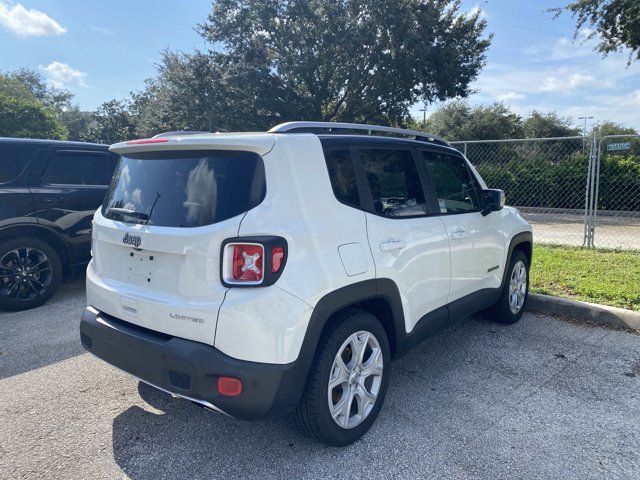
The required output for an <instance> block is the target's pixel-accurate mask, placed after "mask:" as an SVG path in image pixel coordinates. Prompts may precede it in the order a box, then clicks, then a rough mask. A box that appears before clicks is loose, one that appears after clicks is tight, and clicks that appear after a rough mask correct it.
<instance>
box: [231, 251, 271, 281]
mask: <svg viewBox="0 0 640 480" xmlns="http://www.w3.org/2000/svg"><path fill="white" fill-rule="evenodd" d="M263 257H264V249H263V248H262V245H248V244H242V243H237V244H235V245H234V246H233V270H232V272H231V275H232V276H233V280H234V281H240V282H261V281H262V277H263V275H264V270H263V265H264V259H263Z"/></svg>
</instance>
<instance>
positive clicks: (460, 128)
mask: <svg viewBox="0 0 640 480" xmlns="http://www.w3.org/2000/svg"><path fill="white" fill-rule="evenodd" d="M418 129H420V130H421V128H419V127H418ZM425 130H426V131H428V132H430V133H432V134H434V135H439V136H441V137H443V138H446V139H447V140H498V139H505V138H522V136H523V126H522V119H521V118H520V117H519V116H518V115H516V114H515V113H513V112H512V111H511V110H510V109H509V107H507V106H505V105H503V104H502V103H494V104H492V105H488V106H482V105H476V106H472V105H471V104H470V103H469V102H468V101H467V100H453V101H451V102H448V103H445V104H444V105H442V106H441V107H440V108H438V109H437V110H436V111H435V112H433V113H432V114H431V115H430V116H429V118H428V119H427V124H426V128H425Z"/></svg>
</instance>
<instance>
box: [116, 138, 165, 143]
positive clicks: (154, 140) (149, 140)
mask: <svg viewBox="0 0 640 480" xmlns="http://www.w3.org/2000/svg"><path fill="white" fill-rule="evenodd" d="M168 141H169V139H168V138H142V139H140V140H129V141H128V142H127V143H126V145H144V144H145V143H166V142H168Z"/></svg>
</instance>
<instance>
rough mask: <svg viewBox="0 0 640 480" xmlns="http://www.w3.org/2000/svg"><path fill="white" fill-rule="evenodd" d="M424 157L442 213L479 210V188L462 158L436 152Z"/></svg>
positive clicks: (426, 154)
mask: <svg viewBox="0 0 640 480" xmlns="http://www.w3.org/2000/svg"><path fill="white" fill-rule="evenodd" d="M422 155H423V157H424V161H425V163H426V166H427V170H428V172H429V176H430V177H431V181H432V183H433V186H434V188H435V190H436V195H437V197H438V204H439V205H440V213H465V212H473V211H476V210H479V202H478V190H477V186H476V184H475V181H474V179H473V177H472V176H471V174H470V172H469V168H468V167H467V164H466V162H465V161H464V160H463V159H462V158H460V157H455V156H452V155H447V154H444V153H436V152H422Z"/></svg>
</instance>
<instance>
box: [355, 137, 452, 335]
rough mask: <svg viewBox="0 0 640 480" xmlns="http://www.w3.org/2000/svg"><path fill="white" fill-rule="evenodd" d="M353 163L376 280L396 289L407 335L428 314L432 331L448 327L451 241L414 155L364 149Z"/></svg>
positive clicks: (407, 151)
mask: <svg viewBox="0 0 640 480" xmlns="http://www.w3.org/2000/svg"><path fill="white" fill-rule="evenodd" d="M355 164H356V170H357V175H358V176H359V177H360V179H361V183H364V186H363V188H360V190H361V191H364V192H365V194H364V196H363V197H364V198H363V203H364V204H365V206H366V208H365V210H367V213H366V220H367V234H368V237H369V244H370V248H371V253H372V255H373V258H374V262H375V267H376V277H377V278H388V279H391V280H393V281H394V282H395V284H396V285H397V287H398V290H399V291H400V296H401V299H402V305H403V309H404V315H405V328H406V331H407V333H409V332H411V331H412V330H413V328H414V327H415V325H416V324H417V323H418V321H419V320H421V319H422V318H423V317H424V318H426V317H425V316H427V315H428V314H433V315H432V316H431V317H428V318H427V319H428V320H429V322H430V323H433V324H434V325H433V326H434V327H437V326H438V325H436V324H444V323H446V320H447V315H446V311H445V310H444V309H442V308H441V307H443V306H444V305H445V303H446V301H447V298H448V295H449V277H450V266H449V241H448V238H447V232H446V229H445V227H444V224H443V222H442V220H441V219H440V218H439V217H438V216H437V215H435V214H436V213H437V212H435V211H434V204H435V202H434V201H433V200H432V199H425V190H424V188H423V185H422V181H421V177H422V176H421V174H420V173H419V171H418V168H417V164H416V157H415V155H414V151H413V150H411V149H409V148H399V147H398V148H387V147H384V148H382V147H381V148H364V147H363V148H359V149H357V150H355Z"/></svg>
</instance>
